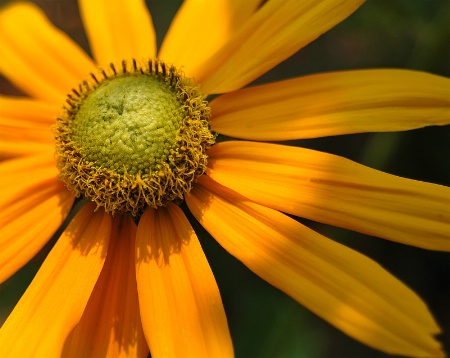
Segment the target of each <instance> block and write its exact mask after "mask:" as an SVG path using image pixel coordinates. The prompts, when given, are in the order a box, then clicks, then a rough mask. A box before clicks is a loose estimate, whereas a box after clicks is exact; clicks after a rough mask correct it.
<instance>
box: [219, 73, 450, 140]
mask: <svg viewBox="0 0 450 358" xmlns="http://www.w3.org/2000/svg"><path fill="white" fill-rule="evenodd" d="M449 89H450V79H448V78H444V77H439V76H435V75H431V74H427V73H423V72H416V71H405V70H362V71H342V72H331V73H325V74H318V75H311V76H305V77H300V78H295V79H290V80H286V81H280V82H276V83H272V84H267V85H261V86H255V87H250V88H245V89H242V90H239V91H235V92H232V93H227V94H224V95H222V96H219V97H217V98H216V99H214V100H213V101H212V102H211V103H210V105H211V109H212V120H211V125H212V127H213V129H214V130H215V131H217V132H219V133H221V134H225V135H228V136H232V137H235V138H244V139H254V140H288V139H302V138H316V137H325V136H334V135H340V134H352V133H361V132H393V131H404V130H408V129H413V128H420V127H425V126H430V125H445V124H450V95H449Z"/></svg>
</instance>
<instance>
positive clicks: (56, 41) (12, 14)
mask: <svg viewBox="0 0 450 358" xmlns="http://www.w3.org/2000/svg"><path fill="white" fill-rule="evenodd" d="M0 43H1V44H2V61H1V62H0V73H2V74H4V75H5V76H6V77H7V78H8V79H9V80H10V81H11V82H12V83H14V85H16V86H17V87H19V88H20V89H21V90H23V91H24V92H26V93H27V94H29V95H31V96H33V97H36V98H40V99H44V100H48V101H51V102H52V103H54V104H56V105H58V106H59V105H62V103H63V101H64V99H65V96H66V94H67V93H68V92H69V91H70V89H71V88H73V87H75V86H77V85H78V83H80V82H81V81H82V80H83V79H84V78H85V77H86V75H87V74H89V72H92V71H95V66H94V64H93V62H92V61H91V59H90V58H89V57H88V56H87V55H86V54H85V53H84V51H83V50H82V49H81V48H80V47H79V46H78V45H77V44H76V43H75V42H73V41H72V40H71V39H70V38H69V37H68V36H67V35H66V34H64V33H63V32H61V31H60V30H58V29H57V28H55V27H54V26H53V25H52V24H51V23H50V22H49V21H48V19H47V18H46V17H45V15H44V13H43V12H42V11H41V10H40V9H39V8H38V7H36V6H35V5H33V4H30V3H21V2H19V3H13V4H12V5H10V6H6V7H5V8H4V10H3V11H1V12H0Z"/></svg>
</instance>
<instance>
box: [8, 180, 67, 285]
mask: <svg viewBox="0 0 450 358" xmlns="http://www.w3.org/2000/svg"><path fill="white" fill-rule="evenodd" d="M2 190H8V187H3V188H2ZM74 199H75V198H74V196H73V195H72V194H71V193H70V192H69V191H67V189H66V188H65V186H64V185H63V184H62V183H61V182H60V181H59V180H58V179H57V178H56V177H54V178H53V180H44V181H42V182H33V183H31V182H30V183H29V186H28V187H26V188H24V190H23V191H22V192H20V193H19V194H18V195H16V196H15V197H14V198H12V200H11V201H9V202H7V203H4V202H1V203H0V211H1V213H2V216H1V217H0V282H3V281H4V280H6V279H7V278H9V277H10V276H11V275H12V274H14V273H15V272H16V271H17V270H18V269H20V268H21V267H22V266H24V265H25V264H26V263H27V262H28V261H30V260H31V258H33V257H34V256H35V255H36V254H37V253H38V252H39V250H41V249H42V247H43V246H44V245H45V244H46V243H47V242H48V240H50V238H51V237H52V235H53V234H54V233H55V232H56V230H57V229H58V228H59V226H60V225H61V224H62V222H63V221H64V219H65V218H66V217H67V215H68V213H69V211H70V208H71V207H72V204H73V201H74ZM42 213H45V215H42Z"/></svg>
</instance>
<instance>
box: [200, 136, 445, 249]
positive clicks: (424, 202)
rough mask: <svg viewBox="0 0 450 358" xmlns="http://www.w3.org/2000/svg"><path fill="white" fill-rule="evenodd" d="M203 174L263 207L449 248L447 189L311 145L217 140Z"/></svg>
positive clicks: (416, 243) (411, 242)
mask: <svg viewBox="0 0 450 358" xmlns="http://www.w3.org/2000/svg"><path fill="white" fill-rule="evenodd" d="M208 155H209V156H210V158H209V159H208V167H209V169H208V170H207V174H208V175H209V176H211V177H212V178H213V179H214V180H215V181H217V182H219V183H220V184H222V185H224V186H227V187H229V188H231V189H233V190H235V191H237V192H238V193H240V194H242V195H244V196H246V197H247V198H249V199H251V200H254V201H255V202H258V203H260V204H263V205H266V206H268V207H271V208H274V209H277V210H280V211H284V212H287V213H290V214H294V215H297V216H300V217H304V218H308V219H311V220H315V221H319V222H323V223H326V224H330V225H334V226H338V227H343V228H347V229H350V230H354V231H359V232H362V233H365V234H369V235H374V236H378V237H381V238H385V239H388V240H392V241H397V242H401V243H405V244H408V245H413V246H418V247H422V248H427V249H432V250H442V251H450V210H449V208H450V188H448V187H444V186H441V185H437V184H431V183H425V182H420V181H415V180H411V179H406V178H400V177H397V176H394V175H390V174H386V173H383V172H380V171H377V170H374V169H371V168H368V167H365V166H363V165H360V164H358V163H355V162H353V161H350V160H348V159H345V158H342V157H339V156H336V155H331V154H327V153H322V152H318V151H314V150H310V149H305V148H298V147H289V146H283V145H275V144H264V143H252V142H224V143H219V144H217V145H215V146H214V147H212V148H211V149H210V150H209V151H208Z"/></svg>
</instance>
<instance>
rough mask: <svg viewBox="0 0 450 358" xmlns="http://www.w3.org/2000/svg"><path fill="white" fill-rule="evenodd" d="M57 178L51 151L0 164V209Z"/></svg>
mask: <svg viewBox="0 0 450 358" xmlns="http://www.w3.org/2000/svg"><path fill="white" fill-rule="evenodd" d="M57 176H58V169H57V168H56V163H55V158H54V153H53V149H52V150H47V151H42V152H40V153H37V154H34V155H29V156H24V157H20V158H17V159H10V160H5V161H2V162H0V178H1V183H2V185H1V187H0V193H1V195H0V207H2V208H6V207H7V206H8V205H10V204H11V203H13V202H15V201H17V200H20V199H21V198H22V197H23V196H25V195H27V193H30V192H32V191H33V190H35V188H36V185H38V186H39V185H43V184H44V183H46V182H50V181H53V180H54V179H55V178H56V177H57Z"/></svg>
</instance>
